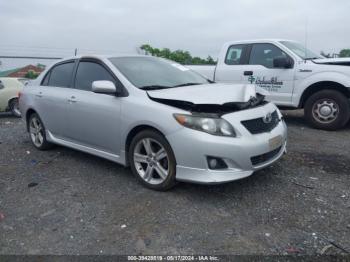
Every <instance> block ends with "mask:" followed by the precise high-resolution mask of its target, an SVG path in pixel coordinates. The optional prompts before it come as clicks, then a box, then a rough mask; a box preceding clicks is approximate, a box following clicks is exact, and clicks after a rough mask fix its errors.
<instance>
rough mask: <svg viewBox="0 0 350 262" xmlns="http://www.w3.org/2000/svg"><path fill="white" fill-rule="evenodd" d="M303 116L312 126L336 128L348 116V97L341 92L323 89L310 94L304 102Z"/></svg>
mask: <svg viewBox="0 0 350 262" xmlns="http://www.w3.org/2000/svg"><path fill="white" fill-rule="evenodd" d="M304 110H305V118H306V120H307V122H308V123H309V124H310V125H311V126H312V127H314V128H317V129H323V130H338V129H340V128H342V127H344V126H345V125H346V123H347V122H348V121H349V118H350V103H349V99H348V98H347V97H346V96H345V95H343V94H342V93H341V92H339V91H336V90H331V89H325V90H322V91H319V92H317V93H315V94H313V95H311V96H310V97H309V98H308V99H307V100H306V103H305V107H304Z"/></svg>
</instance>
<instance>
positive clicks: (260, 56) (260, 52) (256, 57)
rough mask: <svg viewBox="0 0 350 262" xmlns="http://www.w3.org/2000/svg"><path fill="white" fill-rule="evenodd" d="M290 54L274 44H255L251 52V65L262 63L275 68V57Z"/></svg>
mask: <svg viewBox="0 0 350 262" xmlns="http://www.w3.org/2000/svg"><path fill="white" fill-rule="evenodd" d="M281 56H282V57H288V55H287V54H286V53H285V52H283V51H282V50H281V49H279V48H278V47H277V46H275V45H273V44H254V45H253V47H252V51H251V53H250V59H249V64H250V65H262V66H265V67H267V68H273V59H274V58H277V57H281Z"/></svg>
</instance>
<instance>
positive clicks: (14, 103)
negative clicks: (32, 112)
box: [9, 98, 21, 117]
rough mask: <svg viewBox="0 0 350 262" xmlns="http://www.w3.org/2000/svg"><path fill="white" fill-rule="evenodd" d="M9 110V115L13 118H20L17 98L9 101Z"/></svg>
mask: <svg viewBox="0 0 350 262" xmlns="http://www.w3.org/2000/svg"><path fill="white" fill-rule="evenodd" d="M9 108H10V111H11V113H12V114H13V115H14V116H15V117H21V111H20V110H19V103H18V98H13V99H11V101H10V103H9Z"/></svg>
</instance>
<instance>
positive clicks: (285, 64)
mask: <svg viewBox="0 0 350 262" xmlns="http://www.w3.org/2000/svg"><path fill="white" fill-rule="evenodd" d="M273 67H274V68H292V67H293V61H292V60H291V59H290V58H289V57H285V56H279V57H276V58H274V59H273Z"/></svg>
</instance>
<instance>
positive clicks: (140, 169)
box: [128, 130, 176, 191]
mask: <svg viewBox="0 0 350 262" xmlns="http://www.w3.org/2000/svg"><path fill="white" fill-rule="evenodd" d="M128 159H129V162H130V166H131V170H132V172H133V173H134V175H135V176H136V177H137V178H138V180H139V181H140V182H141V183H142V184H143V185H144V186H146V187H148V188H150V189H153V190H158V191H166V190H169V189H170V188H172V187H173V186H174V185H175V184H176V159H175V155H174V153H173V150H172V149H171V146H170V144H169V142H168V141H167V140H166V139H165V137H164V136H163V135H162V134H160V133H158V132H156V131H153V130H144V131H141V132H140V133H138V134H137V135H136V136H135V137H134V138H133V139H132V141H131V144H130V149H129V152H128Z"/></svg>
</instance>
